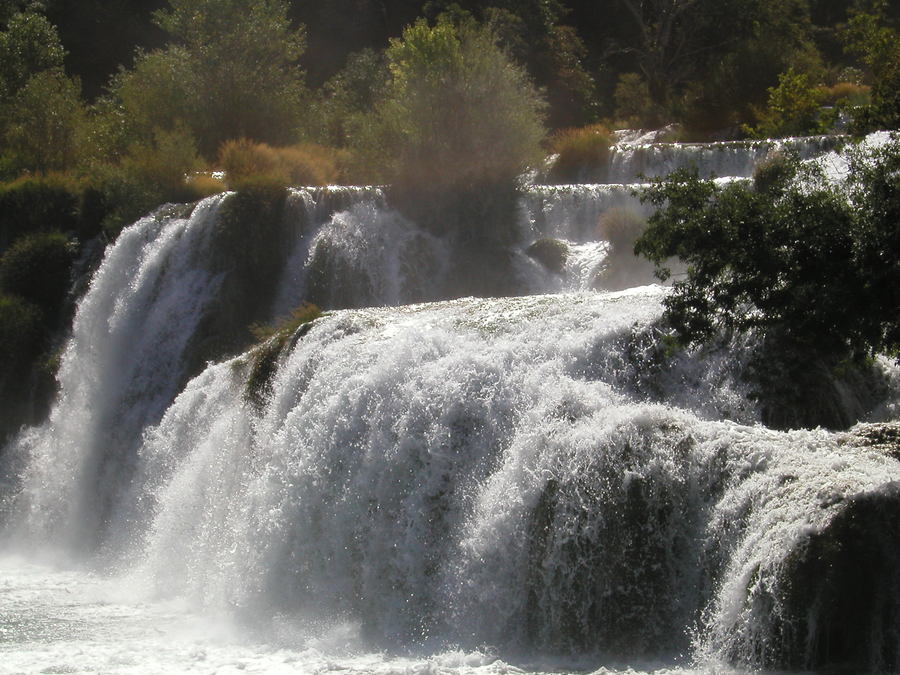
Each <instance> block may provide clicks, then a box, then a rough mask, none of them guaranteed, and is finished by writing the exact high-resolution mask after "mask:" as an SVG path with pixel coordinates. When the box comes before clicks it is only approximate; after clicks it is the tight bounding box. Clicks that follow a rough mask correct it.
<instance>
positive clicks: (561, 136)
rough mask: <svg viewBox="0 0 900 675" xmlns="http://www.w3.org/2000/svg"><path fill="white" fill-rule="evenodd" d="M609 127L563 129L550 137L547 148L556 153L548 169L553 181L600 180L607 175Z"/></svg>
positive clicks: (550, 179) (595, 125) (610, 139)
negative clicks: (554, 159)
mask: <svg viewBox="0 0 900 675" xmlns="http://www.w3.org/2000/svg"><path fill="white" fill-rule="evenodd" d="M611 144H612V138H611V136H610V133H609V130H608V129H607V128H606V127H604V126H601V125H599V124H594V125H591V126H587V127H581V128H578V129H563V130H561V131H558V132H556V133H555V134H554V135H553V137H552V138H551V139H550V149H551V151H552V152H555V153H557V154H558V155H559V156H558V157H557V159H556V161H555V162H554V163H553V166H552V167H551V169H550V173H549V176H548V180H549V181H550V182H552V183H583V182H602V181H603V180H605V178H606V175H607V162H608V160H609V147H610V145H611Z"/></svg>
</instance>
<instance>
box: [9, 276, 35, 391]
mask: <svg viewBox="0 0 900 675" xmlns="http://www.w3.org/2000/svg"><path fill="white" fill-rule="evenodd" d="M43 322H44V316H43V314H42V312H41V310H40V308H38V307H36V306H35V305H34V304H32V303H30V302H28V301H26V300H24V299H22V298H19V297H16V296H14V295H9V294H7V293H0V354H2V355H3V356H2V361H0V382H2V383H3V384H6V383H7V382H8V381H9V380H10V378H14V377H15V376H19V375H22V374H23V373H27V365H28V364H30V362H31V361H32V360H33V359H34V358H35V357H37V355H38V354H39V353H40V350H41V347H42V341H43Z"/></svg>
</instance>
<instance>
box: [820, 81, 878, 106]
mask: <svg viewBox="0 0 900 675" xmlns="http://www.w3.org/2000/svg"><path fill="white" fill-rule="evenodd" d="M818 91H819V96H820V100H821V101H822V105H831V106H833V105H849V106H861V105H868V104H869V103H870V102H871V99H872V88H871V87H869V86H868V85H865V84H857V83H855V82H838V83H836V84H833V85H832V86H830V87H824V86H823V87H818Z"/></svg>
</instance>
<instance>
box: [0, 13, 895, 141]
mask: <svg viewBox="0 0 900 675" xmlns="http://www.w3.org/2000/svg"><path fill="white" fill-rule="evenodd" d="M201 4H202V3H201ZM215 4H217V5H220V6H222V7H223V8H224V7H225V6H228V5H236V6H245V7H249V5H251V4H253V3H247V2H243V3H241V2H230V1H229V0H221V1H220V2H217V3H215ZM2 7H3V9H2V10H0V11H2V12H3V14H4V16H3V17H2V20H3V21H7V20H8V18H9V17H10V16H11V14H12V13H13V12H15V11H16V10H17V9H31V10H37V11H39V12H41V13H42V14H44V15H45V16H46V17H47V19H48V20H49V22H50V23H51V24H53V25H54V26H56V27H57V29H58V31H59V36H60V38H61V41H62V45H63V47H64V48H65V50H66V52H67V53H66V57H65V67H66V71H67V73H68V74H69V75H71V76H77V77H78V78H79V79H80V81H81V83H82V87H83V91H84V94H85V96H86V97H87V98H88V99H91V100H93V99H96V98H97V97H98V96H100V95H102V94H103V92H104V91H105V88H106V87H107V86H108V85H109V79H110V77H111V76H112V75H113V74H114V73H115V72H116V71H117V69H118V68H119V67H120V66H124V67H126V68H128V67H131V66H132V65H133V64H134V59H135V54H136V51H135V50H136V49H138V48H140V49H143V50H153V49H157V48H161V47H164V46H165V45H166V44H167V42H168V41H169V40H170V37H171V36H169V35H167V33H166V31H165V30H164V29H162V28H161V27H160V26H159V25H158V22H156V21H155V20H154V18H153V13H154V12H155V11H158V10H161V9H164V8H166V7H167V3H166V2H165V0H117V1H116V2H108V1H107V0H79V2H74V1H72V0H44V1H43V2H41V1H39V0H37V1H32V2H28V1H24V2H23V1H21V0H6V1H5V2H4V3H3V4H2ZM858 10H862V11H879V12H881V13H882V14H883V15H884V16H885V17H886V18H887V19H888V21H889V22H893V23H895V22H896V21H897V20H898V18H900V2H897V0H891V1H890V2H878V1H875V2H872V1H871V0H870V1H867V2H853V1H852V0H674V1H672V0H665V1H664V0H565V1H562V0H483V1H482V0H459V2H450V1H448V0H428V1H427V2H422V1H421V0H329V1H328V2H317V3H312V2H298V1H296V0H294V1H293V2H289V3H288V7H287V11H288V18H289V19H290V21H291V24H292V27H294V28H299V27H301V26H303V27H305V35H306V50H305V53H304V55H303V57H302V58H301V60H300V62H301V64H302V66H303V67H304V69H305V71H306V75H307V77H306V82H307V84H308V86H310V87H311V88H313V89H319V88H321V87H322V86H323V85H324V84H325V83H326V82H327V81H328V80H329V79H331V78H333V77H334V76H335V75H337V74H338V73H339V72H340V71H341V70H343V69H344V68H345V67H346V66H347V64H348V57H349V56H350V55H351V54H353V53H356V52H359V51H360V50H362V49H374V50H381V49H383V48H385V47H386V46H387V44H388V40H389V39H390V38H392V37H399V36H400V34H401V32H402V30H403V28H404V27H405V26H407V25H409V24H411V23H412V22H413V21H414V20H415V19H416V18H417V17H426V18H430V19H434V18H435V17H436V16H437V15H438V14H440V13H441V12H445V11H449V12H469V13H471V14H472V15H474V16H475V17H476V18H478V19H480V20H483V21H491V22H493V23H494V24H495V25H496V26H497V27H498V32H499V33H500V35H501V36H502V38H503V41H504V42H505V44H506V46H507V47H508V48H509V49H510V50H511V51H512V53H513V54H514V55H515V57H516V58H517V59H519V60H520V61H521V62H522V63H524V64H525V65H526V66H527V67H528V70H529V73H530V74H531V75H532V77H533V78H534V79H535V81H536V82H537V83H538V85H539V86H541V87H543V88H544V89H545V91H546V95H547V97H548V99H549V101H550V103H551V117H550V122H551V126H553V127H561V126H573V125H580V124H585V123H589V122H594V121H597V120H598V119H600V118H615V117H618V118H620V119H621V120H622V121H629V118H630V119H631V121H636V122H638V123H653V122H658V121H661V120H666V121H670V120H672V119H680V120H682V121H684V122H686V123H688V124H689V125H691V126H693V127H696V128H697V129H700V130H707V131H709V130H721V129H726V128H728V127H729V126H734V125H736V124H739V123H748V122H752V121H754V120H753V113H752V107H753V106H757V107H761V106H763V105H764V104H765V103H766V97H767V88H768V87H771V86H774V85H775V84H776V83H777V77H778V75H779V73H782V72H785V71H786V70H787V69H788V68H790V67H793V68H794V70H796V71H797V72H802V73H804V74H806V75H807V76H808V77H809V78H810V80H811V81H812V82H814V83H816V84H823V85H828V86H833V85H835V84H837V83H838V82H841V81H850V82H855V83H857V84H862V83H864V82H865V81H866V80H867V79H868V78H869V76H870V74H869V73H867V72H865V70H866V69H865V67H864V65H863V64H861V63H860V62H859V60H858V59H857V58H856V57H855V55H853V54H849V53H847V51H846V50H845V47H846V41H845V40H844V39H843V38H842V35H841V33H842V30H843V29H844V27H845V25H846V23H847V21H848V19H849V18H850V16H851V14H852V12H853V11H858ZM223 11H225V10H223ZM261 39H263V38H262V36H261Z"/></svg>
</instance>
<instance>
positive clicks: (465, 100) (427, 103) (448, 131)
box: [373, 16, 544, 188]
mask: <svg viewBox="0 0 900 675" xmlns="http://www.w3.org/2000/svg"><path fill="white" fill-rule="evenodd" d="M387 61H388V68H389V71H390V75H391V82H390V84H389V86H388V88H387V93H386V95H385V97H384V98H383V99H382V100H381V101H379V103H378V104H377V105H376V111H375V119H374V126H375V129H374V131H375V134H374V138H373V140H374V141H375V143H374V145H375V148H376V149H377V151H378V155H379V156H380V157H381V158H387V167H386V168H387V171H388V175H387V176H386V178H388V179H390V180H392V181H399V182H400V183H402V184H417V185H444V186H447V187H450V186H456V187H467V188H474V187H476V186H477V185H478V184H479V183H481V182H488V183H497V182H503V181H510V180H513V179H514V178H515V177H516V176H517V175H518V174H519V173H520V172H521V171H522V170H523V169H524V168H525V166H526V165H527V164H528V163H529V162H530V161H532V160H534V159H536V158H537V157H538V156H539V153H540V145H539V144H540V141H541V139H542V138H543V135H544V129H543V125H542V114H543V108H544V105H543V102H542V100H541V97H540V95H539V94H538V92H537V90H536V89H535V88H534V86H533V85H532V84H531V82H530V80H529V78H528V76H527V74H526V73H525V71H524V69H523V68H521V67H520V66H517V65H516V64H515V63H513V62H512V61H511V59H510V58H509V57H508V56H507V55H506V53H505V52H504V51H503V50H502V49H501V48H500V47H499V46H498V45H497V38H496V36H495V34H494V33H493V31H492V30H491V29H490V28H489V27H485V26H482V25H478V24H476V23H475V22H474V21H471V20H465V21H463V22H462V23H461V24H459V25H457V24H454V23H453V22H452V21H451V20H450V19H449V18H447V17H446V16H445V17H442V18H441V19H439V20H438V22H437V23H436V24H435V25H433V26H431V25H429V24H428V23H427V22H426V21H425V20H423V19H420V20H419V21H417V22H416V23H414V24H413V25H412V26H410V27H409V28H407V29H406V30H405V31H404V32H403V37H402V39H395V40H392V41H391V43H390V46H389V47H388V50H387ZM382 161H383V159H382Z"/></svg>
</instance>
